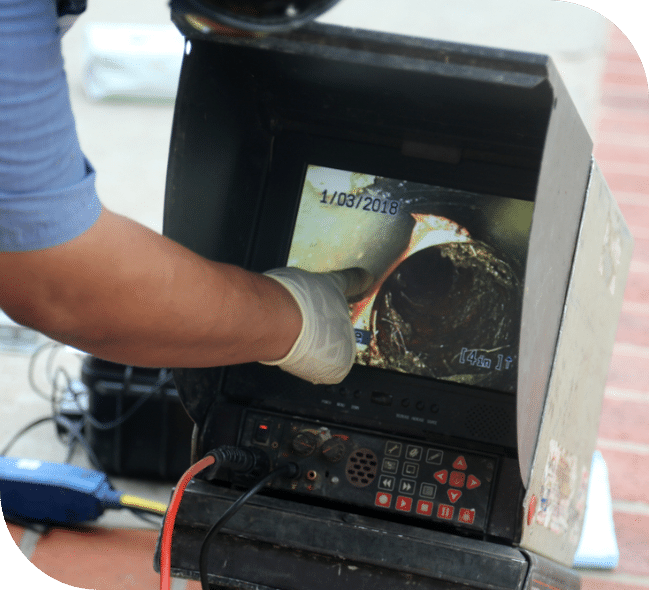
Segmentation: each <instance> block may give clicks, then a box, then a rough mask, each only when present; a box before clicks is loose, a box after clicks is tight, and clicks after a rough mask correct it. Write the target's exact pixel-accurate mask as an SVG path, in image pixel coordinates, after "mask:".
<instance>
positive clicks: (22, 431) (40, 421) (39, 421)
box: [0, 416, 55, 456]
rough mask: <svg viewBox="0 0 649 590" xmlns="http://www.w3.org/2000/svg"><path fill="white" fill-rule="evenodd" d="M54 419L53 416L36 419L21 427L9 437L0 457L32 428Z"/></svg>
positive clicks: (0, 451)
mask: <svg viewBox="0 0 649 590" xmlns="http://www.w3.org/2000/svg"><path fill="white" fill-rule="evenodd" d="M54 419H55V416H43V417H42V418H38V419H36V420H34V421H33V422H30V423H29V424H27V426H23V427H22V428H21V429H20V430H19V431H18V432H17V433H16V434H14V435H13V436H12V437H11V440H10V441H9V442H8V443H7V444H6V445H5V446H4V448H3V449H2V450H0V456H4V455H6V454H7V453H8V452H9V450H10V449H11V447H13V446H14V445H15V444H16V442H18V439H20V438H21V437H22V436H23V435H25V434H26V433H27V432H29V431H30V430H31V429H32V428H34V427H35V426H38V425H39V424H43V422H49V421H51V420H54Z"/></svg>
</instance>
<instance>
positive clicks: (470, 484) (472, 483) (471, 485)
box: [466, 475, 482, 490]
mask: <svg viewBox="0 0 649 590" xmlns="http://www.w3.org/2000/svg"><path fill="white" fill-rule="evenodd" d="M481 484H482V482H481V481H480V480H479V479H478V478H477V477H476V476H475V475H469V477H468V478H467V480H466V489H467V490H473V489H475V488H479V487H480V485H481Z"/></svg>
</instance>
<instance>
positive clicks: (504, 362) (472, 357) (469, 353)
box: [459, 348, 514, 371]
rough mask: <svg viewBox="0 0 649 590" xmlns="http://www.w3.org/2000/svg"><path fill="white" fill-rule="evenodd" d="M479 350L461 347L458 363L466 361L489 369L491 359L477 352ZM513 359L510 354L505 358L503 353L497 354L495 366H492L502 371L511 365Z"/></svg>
mask: <svg viewBox="0 0 649 590" xmlns="http://www.w3.org/2000/svg"><path fill="white" fill-rule="evenodd" d="M479 353H480V351H479V350H477V349H475V348H474V349H468V348H463V349H462V350H461V351H460V359H459V360H460V363H461V364H464V363H468V364H470V365H473V366H477V367H482V368H483V369H491V359H490V358H489V357H487V356H485V355H484V354H479ZM513 362H514V359H513V358H512V357H511V356H508V357H507V358H505V356H504V355H502V354H499V355H498V358H497V359H496V366H495V367H494V368H495V369H496V371H502V370H503V369H504V370H507V369H509V367H511V366H512V363H513Z"/></svg>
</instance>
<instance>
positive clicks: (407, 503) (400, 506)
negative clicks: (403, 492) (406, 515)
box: [395, 496, 412, 512]
mask: <svg viewBox="0 0 649 590" xmlns="http://www.w3.org/2000/svg"><path fill="white" fill-rule="evenodd" d="M395 508H396V509H397V510H401V511H403V512H410V509H411V508H412V498H405V497H404V496H399V497H398V498H397V503H396V506H395Z"/></svg>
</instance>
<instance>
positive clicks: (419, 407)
mask: <svg viewBox="0 0 649 590" xmlns="http://www.w3.org/2000/svg"><path fill="white" fill-rule="evenodd" d="M425 407H426V406H425V405H424V402H417V409H418V410H423V409H424V408H425Z"/></svg>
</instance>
